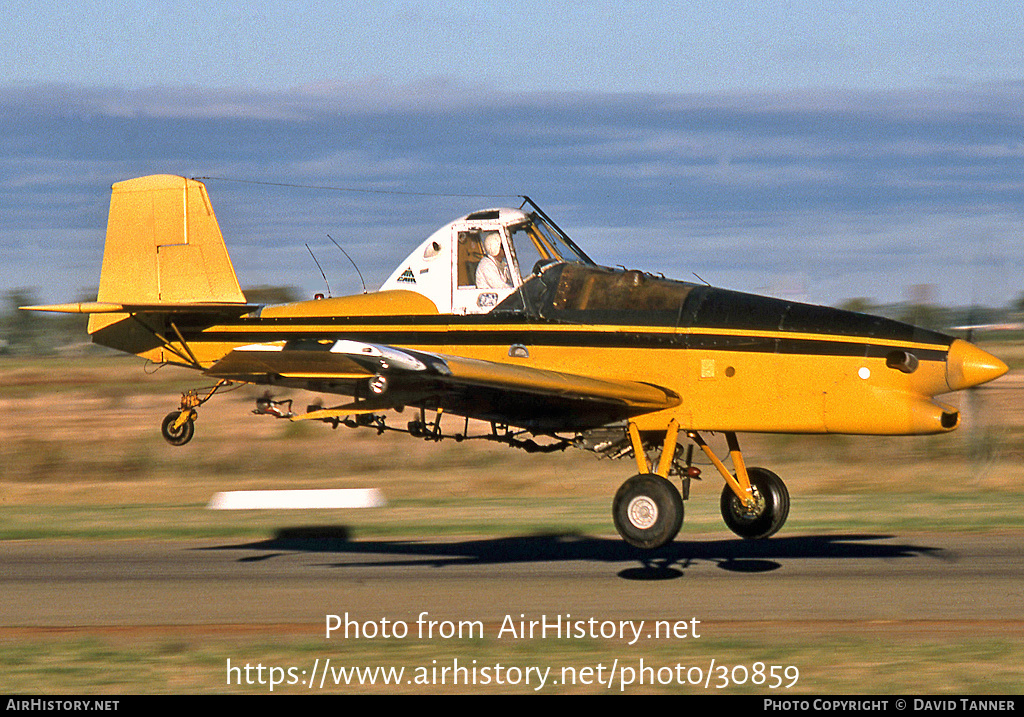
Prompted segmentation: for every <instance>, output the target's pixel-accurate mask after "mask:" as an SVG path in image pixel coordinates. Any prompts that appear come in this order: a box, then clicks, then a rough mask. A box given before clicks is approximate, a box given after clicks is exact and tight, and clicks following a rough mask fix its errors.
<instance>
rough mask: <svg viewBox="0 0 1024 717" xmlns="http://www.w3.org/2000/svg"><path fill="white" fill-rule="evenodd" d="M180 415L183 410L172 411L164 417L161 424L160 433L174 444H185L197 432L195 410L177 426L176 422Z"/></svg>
mask: <svg viewBox="0 0 1024 717" xmlns="http://www.w3.org/2000/svg"><path fill="white" fill-rule="evenodd" d="M180 415H181V411H171V412H170V413H168V414H167V415H166V416H165V417H164V422H163V423H162V424H161V425H160V433H162V434H163V437H164V440H166V441H167V442H168V443H170V444H171V445H172V446H183V445H185V444H186V443H188V442H189V441H191V440H192V436H193V435H195V432H196V425H195V411H193V412H192V414H191V415H190V416H189V417H188V419H187V420H186V421H185V422H184V423H182V424H181V425H180V426H178V427H177V428H175V427H174V424H175V423H176V422H177V420H178V417H179V416H180Z"/></svg>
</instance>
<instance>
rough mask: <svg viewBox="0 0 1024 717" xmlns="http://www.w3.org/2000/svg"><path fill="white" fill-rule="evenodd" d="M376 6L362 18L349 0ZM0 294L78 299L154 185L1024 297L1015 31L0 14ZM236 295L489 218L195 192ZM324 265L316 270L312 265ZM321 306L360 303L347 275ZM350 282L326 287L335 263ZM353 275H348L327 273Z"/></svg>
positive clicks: (918, 12)
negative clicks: (115, 193)
mask: <svg viewBox="0 0 1024 717" xmlns="http://www.w3.org/2000/svg"><path fill="white" fill-rule="evenodd" d="M370 6H372V7H370ZM7 15H8V17H9V18H10V20H9V22H8V23H6V26H7V29H5V30H4V36H3V40H4V42H2V43H0V69H2V71H3V75H2V77H3V78H4V80H3V82H2V83H0V130H2V134H0V253H2V256H3V258H2V259H0V289H5V290H6V289H10V288H13V287H22V286H29V287H36V289H37V292H38V293H39V294H40V296H41V298H42V299H43V300H48V301H49V300H53V301H57V300H62V299H66V298H71V297H70V296H69V294H75V293H76V292H77V291H78V289H79V288H85V287H88V286H90V285H95V282H96V276H97V275H98V270H99V265H100V258H101V252H102V241H103V231H104V225H105V221H106V208H107V202H108V200H109V187H110V184H111V183H112V182H115V181H119V180H121V179H126V178H128V177H132V176H140V175H143V174H150V173H164V172H166V173H178V174H183V175H188V176H217V177H226V178H230V179H234V180H247V181H263V182H274V183H280V184H305V185H313V186H318V187H324V186H330V187H348V188H357V189H377V190H390V191H400V192H423V193H431V192H434V193H439V194H464V193H470V194H516V193H527V194H530V195H531V196H533V197H534V198H535V199H537V200H538V201H539V202H540V203H541V204H542V205H544V206H545V207H546V209H547V211H548V213H549V214H551V215H552V216H554V217H555V218H556V220H557V221H559V223H560V224H561V225H562V226H563V227H564V228H565V229H566V230H567V231H569V233H570V234H571V235H573V237H574V238H575V239H576V240H577V242H578V243H580V244H581V245H582V246H583V247H584V248H585V249H586V250H587V251H588V253H590V254H591V255H592V256H594V257H595V258H596V259H598V260H599V261H602V262H604V263H607V264H626V265H629V266H632V267H637V268H642V269H647V270H651V271H662V272H665V273H666V274H668V275H670V276H675V277H678V278H684V279H692V278H693V277H692V274H693V272H696V273H698V274H700V275H701V276H702V277H703V278H705V279H707V280H709V281H711V282H712V283H715V284H719V285H725V286H729V287H731V288H738V289H746V290H752V291H762V292H770V293H777V294H778V293H786V294H791V295H797V296H801V297H804V298H807V299H809V300H813V301H819V302H826V303H835V302H838V301H842V300H843V299H846V298H851V297H854V296H868V297H872V298H875V299H878V300H880V301H897V300H900V299H903V298H906V297H907V295H908V291H910V289H909V287H910V286H912V285H913V284H931V285H934V286H935V287H936V289H935V299H936V300H938V301H941V302H943V303H947V304H958V303H968V302H970V301H981V302H984V303H989V304H993V305H999V304H1004V303H1006V302H1008V301H1010V300H1011V299H1013V298H1014V297H1016V296H1017V295H1018V294H1020V293H1021V290H1022V287H1024V274H1022V272H1024V269H1022V268H1021V267H1020V264H1021V262H1019V261H1018V257H1019V255H1020V253H1021V252H1020V248H1021V232H1020V227H1021V226H1024V216H1022V214H1024V205H1022V203H1021V200H1022V198H1024V176H1022V174H1024V162H1022V161H1021V160H1022V158H1024V157H1022V155H1024V103H1022V101H1021V100H1022V99H1024V67H1022V64H1024V54H1022V53H1021V52H1020V47H1021V46H1024V43H1022V40H1024V28H1022V24H1024V19H1022V13H1020V12H1019V11H1018V9H1017V8H1016V6H1015V5H1012V4H1010V3H1004V2H990V3H956V4H954V3H939V4H938V5H937V6H936V5H931V6H928V5H924V4H917V3H905V2H886V3H881V2H878V3H872V2H818V3H809V2H791V3H772V4H766V3H758V2H730V1H728V0H726V1H723V2H715V3H657V2H643V3H622V2H616V3H611V2H608V3H603V2H591V3H563V4H561V5H558V6H556V7H551V6H548V5H546V4H544V5H542V4H540V3H532V2H503V3H493V4H488V3H478V2H475V3H461V2H446V3H413V2H379V3H372V4H365V3H347V2H337V3H315V2H292V1H290V0H278V2H275V3H264V2H250V3H244V4H228V5H216V4H207V3H202V4H200V3H190V2H175V3H169V2H153V1H150V2H146V3H141V2H133V3H85V2H68V3H65V4H64V5H63V6H60V7H47V6H39V5H38V4H29V3H27V2H15V3H13V4H11V5H9V8H8V11H7ZM208 184H209V187H210V191H211V195H212V198H213V202H214V206H215V208H216V210H217V213H218V217H219V219H220V223H221V227H222V229H223V231H224V234H225V236H226V238H227V240H228V244H229V249H230V250H231V251H232V256H233V259H234V261H235V265H236V268H237V269H238V271H239V274H240V276H241V279H242V281H243V284H256V283H287V284H294V285H296V286H300V287H302V288H303V290H304V291H315V290H320V289H321V288H322V286H321V284H322V280H321V279H320V276H319V272H318V271H317V270H316V268H315V266H313V265H312V263H311V261H310V260H309V257H308V253H307V252H306V250H305V247H304V246H303V245H304V244H305V243H310V245H311V246H313V247H314V248H315V249H317V248H318V247H319V246H320V245H322V246H323V247H325V248H324V249H323V252H328V248H326V247H329V248H330V251H333V252H336V250H334V249H333V247H331V246H330V244H329V242H328V241H327V240H326V235H327V234H331V235H332V236H333V237H335V238H336V239H339V240H340V241H342V243H343V245H345V246H346V248H347V249H349V251H350V253H352V254H353V256H354V257H355V258H356V260H357V261H358V262H359V263H360V266H361V268H362V269H363V273H364V274H366V275H367V278H368V281H369V282H370V283H374V282H376V283H379V281H381V280H383V278H384V277H386V275H387V274H388V273H390V271H391V269H392V268H393V267H394V265H395V264H396V263H397V262H398V261H399V260H401V258H402V257H403V256H404V255H405V254H406V253H407V252H408V251H409V250H411V249H412V248H413V247H414V246H415V245H416V243H418V241H419V240H420V239H422V238H423V237H424V236H426V234H427V233H429V232H430V231H431V230H432V229H434V228H436V227H437V226H439V225H441V224H443V223H445V222H447V221H448V220H450V219H452V218H454V217H455V216H457V215H459V214H463V213H465V212H468V211H471V210H473V209H476V208H479V205H480V204H481V203H484V204H493V203H495V202H494V201H491V200H470V199H466V198H457V197H433V198H427V197H411V196H409V195H402V194H393V195H388V194H366V193H346V192H337V191H327V190H314V189H297V188H284V187H271V186H267V185H257V184H245V183H242V182H237V181H234V182H228V181H210V182H209V183H208ZM326 263H328V264H331V263H332V262H331V261H330V260H328V261H327V262H326ZM330 270H332V271H334V272H335V275H334V276H332V277H331V283H332V288H333V289H334V290H335V293H339V292H340V291H345V290H353V291H354V290H357V288H358V285H355V286H353V283H354V282H356V281H357V279H356V278H355V277H354V272H351V267H350V266H349V265H348V262H347V261H346V260H344V259H343V258H339V261H338V262H337V263H336V264H334V265H333V266H332V267H330ZM346 272H348V273H346ZM348 274H353V275H352V276H349V275H348Z"/></svg>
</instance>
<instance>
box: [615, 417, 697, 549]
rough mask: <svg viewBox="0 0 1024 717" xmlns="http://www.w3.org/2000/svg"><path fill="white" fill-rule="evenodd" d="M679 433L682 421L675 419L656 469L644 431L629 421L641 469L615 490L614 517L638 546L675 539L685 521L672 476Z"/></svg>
mask: <svg viewBox="0 0 1024 717" xmlns="http://www.w3.org/2000/svg"><path fill="white" fill-rule="evenodd" d="M678 435H679V425H678V424H677V423H676V422H675V420H674V419H673V420H672V422H671V423H669V426H668V430H667V431H666V432H665V443H664V446H663V448H662V452H661V459H660V460H659V461H658V466H657V468H656V469H655V470H654V471H652V470H651V467H650V466H649V465H648V464H647V454H646V453H645V452H644V447H643V441H642V440H641V438H640V431H639V429H638V428H637V426H636V424H635V423H632V422H631V423H630V424H629V440H630V441H631V442H632V445H633V456H634V457H635V458H636V465H637V468H638V469H639V471H640V472H639V473H638V474H637V475H635V476H633V477H632V478H630V479H629V480H627V481H626V482H625V483H623V484H622V486H621V487H620V488H619V490H618V492H617V493H616V494H615V500H613V501H612V520H613V521H614V522H615V529H616V530H617V531H619V535H621V536H622V539H623V540H625V541H626V542H627V543H629V544H630V545H632V546H635V547H637V548H644V549H647V550H650V549H653V548H660V547H661V546H662V545H665V544H667V543H671V542H672V541H673V540H674V539H675V537H676V535H677V534H678V533H679V529H680V528H681V527H682V525H683V497H682V496H681V495H680V493H679V490H678V489H677V488H676V487H675V486H674V485H672V483H671V482H670V481H669V480H668V472H669V469H670V468H671V467H672V461H673V458H674V457H675V450H676V437H677V436H678Z"/></svg>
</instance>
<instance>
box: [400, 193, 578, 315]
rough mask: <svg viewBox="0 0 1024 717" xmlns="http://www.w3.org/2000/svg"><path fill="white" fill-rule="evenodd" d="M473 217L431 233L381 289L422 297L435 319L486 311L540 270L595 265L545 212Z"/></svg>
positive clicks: (532, 208) (520, 211) (493, 212)
mask: <svg viewBox="0 0 1024 717" xmlns="http://www.w3.org/2000/svg"><path fill="white" fill-rule="evenodd" d="M527 201H528V203H529V205H530V206H529V208H525V205H524V208H521V209H485V210H483V211H479V212H473V213H472V214H469V215H467V216H465V217H462V218H461V219H457V220H455V221H454V222H452V223H451V224H448V225H447V226H445V227H442V228H441V229H439V230H438V231H436V232H434V234H433V235H431V236H430V237H429V238H428V239H427V240H426V241H425V242H423V243H422V244H421V245H420V246H419V247H417V249H416V250H415V251H413V252H412V253H411V254H410V255H409V256H408V257H406V259H405V261H403V262H402V263H401V264H399V266H398V269H396V270H395V272H394V273H393V274H392V275H391V276H390V277H389V278H388V280H387V281H386V282H384V284H383V285H382V286H381V290H382V291H383V290H388V289H405V290H409V291H415V292H417V293H420V294H423V295H424V296H426V297H427V298H429V299H430V300H431V301H433V302H434V304H436V305H437V309H438V311H439V312H440V313H443V314H444V313H456V314H479V313H486V312H488V311H491V310H492V309H493V308H494V307H495V306H497V305H498V304H499V303H501V302H502V301H504V300H505V299H506V298H507V297H508V296H509V295H511V294H512V293H513V292H515V291H516V290H517V289H518V288H519V287H520V286H522V285H523V283H524V282H525V281H526V280H527V279H529V278H530V277H531V276H532V275H533V274H534V272H535V271H537V270H539V268H540V267H542V266H544V265H545V264H552V263H558V262H568V263H572V264H581V265H589V266H593V265H594V262H593V261H592V260H591V259H590V257H588V256H587V255H586V254H584V253H583V251H582V250H581V249H580V248H579V247H578V246H576V245H575V244H574V243H573V241H572V240H571V239H570V238H569V237H568V236H567V235H566V234H565V232H563V231H562V230H561V229H559V228H558V226H557V225H556V224H555V223H554V222H553V221H551V219H550V218H549V217H548V216H547V215H546V214H544V212H543V211H542V210H541V209H540V208H539V207H537V206H536V205H534V204H533V203H532V202H529V200H527Z"/></svg>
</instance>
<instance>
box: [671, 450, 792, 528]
mask: <svg viewBox="0 0 1024 717" xmlns="http://www.w3.org/2000/svg"><path fill="white" fill-rule="evenodd" d="M687 436H688V437H689V438H690V440H692V441H693V442H694V443H696V444H697V445H698V446H699V447H700V449H701V450H702V451H704V453H705V455H707V457H708V458H710V459H711V462H712V463H713V464H714V466H715V468H717V469H718V472H719V473H721V474H722V477H723V478H724V479H725V488H723V489H722V500H721V508H722V518H723V519H725V524H726V525H727V526H728V527H729V530H731V531H732V532H734V533H736V535H738V536H740V537H741V538H748V539H750V540H757V539H760V538H767V537H769V536H771V535H774V534H775V533H776V532H778V530H779V528H781V527H782V526H783V524H785V522H786V518H787V517H789V490H788V489H787V488H786V484H785V483H783V482H782V479H781V478H779V477H778V476H777V475H775V474H774V473H772V472H771V471H770V470H767V469H766V468H750V469H747V466H746V464H745V463H744V461H743V454H742V453H741V452H740V445H739V441H738V440H737V439H736V434H735V433H726V434H725V438H726V441H728V443H729V454H730V455H731V456H732V464H733V467H734V468H735V469H736V475H735V476H734V475H733V474H732V473H730V472H729V470H728V469H727V468H726V467H725V465H724V464H723V463H722V461H721V460H720V459H719V458H718V456H716V455H715V454H714V452H713V451H712V450H711V449H710V448H709V447H708V444H707V443H705V442H704V439H703V438H701V436H700V434H698V433H697V432H695V431H690V432H689V433H687Z"/></svg>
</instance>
